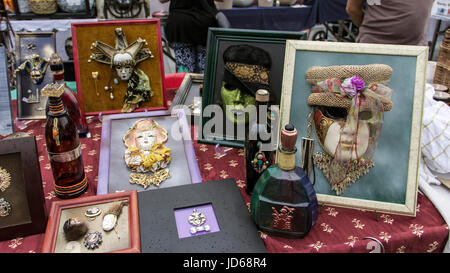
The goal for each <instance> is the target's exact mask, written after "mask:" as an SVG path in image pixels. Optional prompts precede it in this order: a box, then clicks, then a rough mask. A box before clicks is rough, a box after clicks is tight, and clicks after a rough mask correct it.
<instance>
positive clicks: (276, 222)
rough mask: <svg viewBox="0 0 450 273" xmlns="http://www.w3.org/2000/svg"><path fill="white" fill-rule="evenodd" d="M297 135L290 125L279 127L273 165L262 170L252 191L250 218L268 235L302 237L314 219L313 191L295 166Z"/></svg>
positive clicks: (315, 203) (315, 199)
mask: <svg viewBox="0 0 450 273" xmlns="http://www.w3.org/2000/svg"><path fill="white" fill-rule="evenodd" d="M297 136H298V133H297V130H296V129H295V127H294V126H292V125H290V124H288V125H286V126H285V127H284V128H283V129H282V131H281V145H280V146H279V147H278V151H279V154H278V155H277V156H278V158H277V164H274V165H272V166H270V167H269V168H267V170H265V171H264V173H263V174H262V175H261V177H260V178H259V179H258V181H257V183H256V185H255V188H254V190H253V194H252V198H251V203H250V209H251V213H252V217H253V219H254V221H255V223H256V225H257V226H258V228H259V229H260V230H261V231H263V232H265V233H267V234H270V235H275V236H282V237H290V238H300V237H304V236H305V235H306V234H308V232H309V231H310V230H311V228H312V227H313V226H314V224H315V223H316V221H317V217H318V213H319V212H318V202H317V197H316V192H315V191H314V188H313V185H312V184H311V182H310V180H309V178H308V176H307V175H306V173H305V172H304V171H303V169H302V168H300V167H298V166H295V155H296V152H297V148H296V147H295V144H296V142H297Z"/></svg>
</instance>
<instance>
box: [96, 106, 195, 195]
mask: <svg viewBox="0 0 450 273" xmlns="http://www.w3.org/2000/svg"><path fill="white" fill-rule="evenodd" d="M145 118H150V119H153V120H155V121H156V122H157V123H158V124H160V125H161V126H162V127H164V128H165V129H166V130H167V132H168V141H167V143H166V146H167V147H168V148H170V149H171V157H172V159H171V162H170V164H169V165H168V168H169V171H170V174H171V177H170V178H168V179H167V180H165V181H163V182H162V183H161V184H160V186H159V187H156V186H154V185H150V186H149V187H148V188H144V187H143V186H141V185H136V184H131V183H130V182H129V175H130V174H131V173H132V171H131V170H130V169H129V168H128V167H127V166H126V164H125V161H124V159H123V155H124V152H125V150H126V148H125V146H124V144H123V141H122V137H123V135H124V134H125V133H126V132H127V130H128V129H129V128H130V127H131V126H132V125H133V124H134V122H136V121H137V120H140V119H145ZM172 132H177V133H180V135H178V136H177V137H181V138H182V139H176V138H175V136H173V135H172ZM112 147H114V148H112ZM200 182H202V178H201V174H200V169H199V167H198V162H197V158H196V155H195V150H194V146H193V144H192V139H191V134H190V127H189V125H188V123H187V119H186V115H185V113H184V111H175V112H172V115H171V112H169V111H168V110H166V111H152V112H147V113H145V112H144V113H130V114H118V115H108V116H104V117H103V121H102V136H101V144H100V159H99V171H98V186H97V195H101V194H106V193H111V192H115V191H120V190H137V191H144V190H153V189H158V188H166V187H172V186H179V185H184V184H192V183H200Z"/></svg>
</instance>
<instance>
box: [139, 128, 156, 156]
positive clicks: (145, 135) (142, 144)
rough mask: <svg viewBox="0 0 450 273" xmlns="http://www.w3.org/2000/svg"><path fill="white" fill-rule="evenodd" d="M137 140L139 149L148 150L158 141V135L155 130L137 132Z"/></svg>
mask: <svg viewBox="0 0 450 273" xmlns="http://www.w3.org/2000/svg"><path fill="white" fill-rule="evenodd" d="M136 142H137V145H138V148H139V149H141V150H144V151H148V150H150V149H151V148H152V147H153V144H154V143H155V142H156V135H155V133H154V132H153V131H143V132H138V133H137V134H136Z"/></svg>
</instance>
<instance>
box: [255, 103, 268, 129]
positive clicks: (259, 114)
mask: <svg viewBox="0 0 450 273" xmlns="http://www.w3.org/2000/svg"><path fill="white" fill-rule="evenodd" d="M264 109H265V111H264ZM268 111H269V108H268V102H267V101H258V100H257V101H256V122H257V123H258V124H261V123H264V122H265V121H267V112H268Z"/></svg>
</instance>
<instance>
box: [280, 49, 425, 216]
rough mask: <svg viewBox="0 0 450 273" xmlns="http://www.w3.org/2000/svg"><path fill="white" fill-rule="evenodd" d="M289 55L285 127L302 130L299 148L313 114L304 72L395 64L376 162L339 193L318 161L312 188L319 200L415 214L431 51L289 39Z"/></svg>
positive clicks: (283, 107)
mask: <svg viewBox="0 0 450 273" xmlns="http://www.w3.org/2000/svg"><path fill="white" fill-rule="evenodd" d="M285 58H286V61H285V67H284V73H285V78H284V81H283V99H282V104H281V126H284V125H285V124H287V123H292V124H293V125H294V126H295V127H296V128H297V129H298V130H299V138H298V140H297V147H301V138H302V137H306V136H307V126H308V115H309V114H310V112H311V107H310V106H309V105H308V96H309V95H310V94H311V93H312V88H311V85H310V84H308V82H307V79H306V76H305V75H306V71H307V70H308V69H310V68H311V67H312V66H320V67H327V66H336V65H369V64H385V65H388V66H390V67H391V68H392V75H391V76H390V78H389V82H388V83H387V85H388V86H389V88H391V89H392V90H393V95H392V97H391V100H392V105H393V106H392V109H391V110H390V111H385V112H384V121H383V123H382V130H381V131H380V135H379V136H378V138H377V142H378V144H377V146H376V150H375V152H374V156H373V159H372V160H373V164H374V166H373V167H372V168H370V169H369V171H368V172H367V173H366V174H363V175H362V176H360V177H359V178H358V179H357V180H356V181H355V182H354V183H351V184H350V185H348V186H347V188H346V189H345V190H344V191H343V193H342V194H340V195H338V194H337V193H336V191H335V190H333V189H332V188H331V187H330V182H329V181H328V179H327V178H326V176H325V175H324V173H323V171H322V170H321V169H319V168H318V167H317V165H316V166H315V181H316V182H315V186H314V188H315V190H316V193H317V196H318V200H319V203H327V204H332V205H338V206H344V207H353V208H360V209H370V210H375V211H379V212H388V213H396V214H404V215H409V216H414V215H415V213H416V201H417V185H418V174H417V170H418V164H419V155H420V132H421V128H422V110H423V94H424V86H425V69H426V60H427V49H426V48H425V47H413V46H393V45H392V46H391V45H373V44H350V43H328V42H306V41H288V43H287V46H286V57H285ZM349 77H351V76H349ZM322 80H323V79H322ZM342 81H343V79H342ZM367 85H368V83H366V86H367ZM313 123H314V122H313ZM330 128H331V127H330ZM311 137H312V138H313V139H314V140H315V143H316V144H315V146H314V153H317V152H322V153H325V154H326V152H325V151H324V149H323V147H322V145H319V141H318V137H317V132H316V130H315V128H314V126H313V129H312V135H311ZM327 137H328V135H327ZM297 164H300V157H297Z"/></svg>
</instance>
